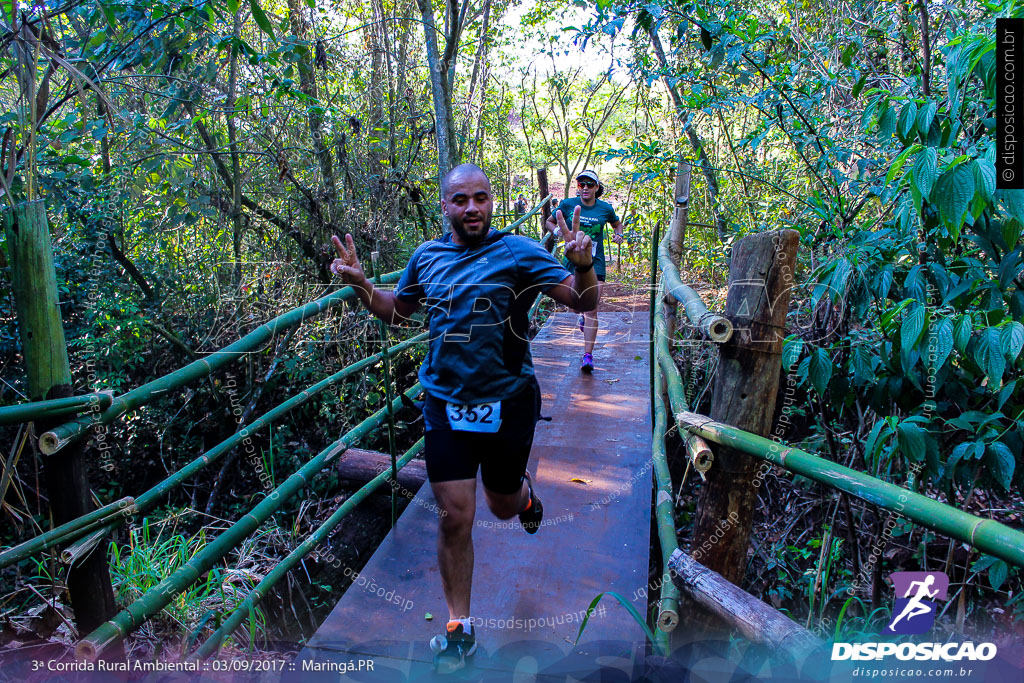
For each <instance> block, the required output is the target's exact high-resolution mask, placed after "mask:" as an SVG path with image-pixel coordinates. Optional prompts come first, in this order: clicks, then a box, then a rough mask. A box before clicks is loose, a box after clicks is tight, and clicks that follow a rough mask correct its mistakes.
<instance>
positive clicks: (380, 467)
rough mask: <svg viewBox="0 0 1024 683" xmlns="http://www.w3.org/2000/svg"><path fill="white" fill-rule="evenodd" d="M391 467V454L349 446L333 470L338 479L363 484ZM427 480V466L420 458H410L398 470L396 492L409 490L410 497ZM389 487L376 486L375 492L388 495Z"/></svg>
mask: <svg viewBox="0 0 1024 683" xmlns="http://www.w3.org/2000/svg"><path fill="white" fill-rule="evenodd" d="M390 468H391V456H390V455H388V454H387V453H381V452H379V451H367V450H363V449H362V448H349V449H348V450H347V451H345V455H343V456H342V457H341V459H340V460H338V465H337V467H336V468H335V472H337V473H338V478H339V479H345V480H348V481H351V482H358V483H360V484H365V483H366V482H368V481H370V480H371V479H373V478H374V477H376V476H377V475H378V474H380V473H381V472H383V471H384V470H387V469H390ZM426 480H427V466H426V464H425V463H424V462H423V461H422V460H410V461H409V462H408V463H407V464H406V465H405V467H403V468H401V469H400V470H398V486H399V487H401V488H399V489H398V493H399V494H400V495H401V494H403V491H402V489H403V488H404V489H406V490H407V491H409V495H408V496H406V497H408V498H411V497H412V495H413V494H415V493H416V491H418V490H419V488H420V486H422V485H423V482H425V481H426ZM390 491H391V487H389V486H388V485H387V484H385V485H384V486H381V487H380V488H378V489H377V490H376V491H375V493H384V494H388V495H390Z"/></svg>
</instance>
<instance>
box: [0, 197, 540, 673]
mask: <svg viewBox="0 0 1024 683" xmlns="http://www.w3.org/2000/svg"><path fill="white" fill-rule="evenodd" d="M549 199H550V196H549V197H546V198H545V199H544V201H548V200H549ZM542 206H543V202H542V203H540V204H538V205H537V206H535V207H534V208H533V209H531V210H530V211H529V212H528V213H527V214H525V215H524V216H522V217H520V219H519V220H517V221H516V222H515V223H513V224H512V225H510V226H509V228H508V229H509V230H513V229H515V228H516V227H518V226H519V225H521V224H523V223H524V222H526V221H527V220H529V219H530V218H532V217H533V216H535V215H536V214H537V213H538V212H539V211H540V210H541V208H542ZM538 233H539V235H541V236H543V231H538ZM374 275H375V277H374V278H373V281H374V282H375V283H378V284H392V283H395V282H397V281H398V279H399V277H400V276H401V272H393V273H388V274H385V275H383V276H377V275H376V273H374ZM354 296H355V292H354V290H353V289H352V288H351V287H343V288H341V289H339V290H338V291H335V292H332V293H331V294H328V295H327V296H324V297H322V298H320V299H318V300H316V301H314V302H311V303H309V304H306V305H304V306H300V307H298V308H296V309H293V310H292V311H289V312H287V313H284V314H282V315H280V316H278V317H276V318H274V319H273V320H271V321H269V322H267V323H265V324H264V325H261V326H260V327H258V328H257V329H255V330H253V331H252V332H250V333H249V334H247V335H245V336H243V337H242V338H240V339H239V340H237V341H235V342H233V343H232V344H229V345H228V346H225V347H224V348H222V349H220V350H218V351H215V352H213V353H211V354H210V355H208V356H206V357H204V358H201V359H199V360H196V361H194V362H193V363H190V364H189V365H186V366H185V367H183V368H181V369H179V370H177V371H176V372H173V373H170V374H168V375H166V376H164V377H161V378H159V379H157V380H154V381H152V382H149V383H147V384H145V385H142V386H140V387H137V388H136V389H133V390H131V391H128V392H126V393H125V394H122V395H120V396H111V395H110V394H109V393H107V392H102V393H98V394H88V395H84V396H77V397H73V398H70V399H60V400H57V401H38V402H34V403H28V404H22V405H18V406H8V407H4V408H0V424H16V423H19V422H25V421H31V420H35V419H41V418H51V419H52V418H54V417H63V416H65V415H68V416H73V415H76V414H79V413H82V412H83V411H90V412H91V414H89V415H80V416H79V417H77V418H76V419H72V420H70V421H68V422H65V423H64V424H62V425H59V426H58V427H56V428H54V429H52V430H50V431H49V432H47V433H46V434H44V435H43V436H42V437H41V438H40V449H41V450H42V451H43V452H44V453H46V454H53V453H56V452H58V451H59V450H60V449H61V448H62V447H63V446H65V445H67V444H68V443H71V442H72V441H74V440H76V439H80V438H82V437H83V436H85V435H86V433H87V432H88V430H89V428H90V427H92V426H94V425H105V424H110V423H111V422H114V421H115V420H117V419H118V418H119V417H121V416H122V415H124V414H126V413H128V412H130V411H132V410H135V409H137V408H139V407H140V406H143V405H146V404H148V403H150V402H152V401H154V400H157V399H159V398H161V397H164V396H166V395H167V394H168V392H171V391H174V390H176V389H179V388H181V387H184V386H186V385H188V384H190V383H192V382H195V381H197V380H200V379H202V378H204V377H207V376H209V375H210V374H211V373H213V372H214V371H216V370H218V369H220V368H222V367H224V366H226V365H228V364H230V363H231V362H234V361H236V360H238V359H240V358H242V357H244V356H245V354H247V353H250V352H252V351H254V350H257V349H259V348H260V347H261V346H262V345H264V344H266V343H267V342H269V341H270V340H272V339H273V338H274V337H275V336H276V335H278V334H279V333H280V332H282V331H284V330H286V329H289V328H292V327H295V326H298V325H299V324H301V323H302V322H304V321H305V320H307V319H309V318H311V317H313V316H316V315H318V314H320V313H323V312H325V311H328V310H331V309H332V308H334V307H336V306H338V305H339V304H341V303H342V302H343V301H346V300H350V299H353V298H354ZM539 304H540V297H538V299H537V301H536V302H534V305H533V306H532V308H531V309H530V313H529V316H530V319H531V320H532V317H533V315H534V314H535V312H536V311H537V309H538V306H539ZM427 338H428V333H426V332H425V333H422V334H418V335H416V336H414V337H412V338H410V339H407V340H405V341H402V342H399V343H397V344H395V345H394V346H391V342H390V339H389V336H388V335H384V339H383V341H384V347H383V349H382V350H381V351H380V352H378V353H375V354H372V355H370V356H368V357H366V358H363V359H361V360H359V361H357V362H355V363H352V364H350V365H348V366H346V367H345V368H342V369H341V370H339V371H338V372H335V373H333V374H332V375H330V376H328V377H326V378H324V379H322V380H321V381H319V382H317V383H315V384H313V385H311V386H309V387H308V388H306V389H305V390H303V391H302V392H300V393H299V394H297V395H295V396H292V397H291V398H289V399H287V400H285V401H284V402H282V403H280V404H279V405H277V406H275V407H274V408H272V409H271V410H269V411H267V412H266V413H264V414H263V415H261V416H260V417H258V418H256V419H255V420H253V421H252V422H250V423H248V424H247V425H245V426H244V427H243V428H242V429H240V430H239V431H238V432H237V433H235V434H233V435H232V436H230V437H228V438H227V439H225V440H224V441H222V442H221V443H219V444H217V445H215V446H214V447H212V448H210V449H209V450H207V451H206V452H204V453H203V454H201V455H200V456H198V457H197V458H195V459H194V460H192V461H191V462H189V463H188V464H186V465H185V466H183V467H181V468H180V469H178V470H177V471H176V472H174V473H172V474H171V475H169V476H167V477H166V478H164V479H163V480H162V481H160V482H159V483H158V484H156V485H155V486H153V487H151V488H150V489H149V490H147V491H145V492H144V493H142V494H139V495H138V496H136V497H126V498H123V499H121V500H119V501H116V502H113V503H110V504H108V505H104V506H102V507H100V508H98V509H96V510H93V511H92V512H90V513H89V514H86V515H83V516H82V517H79V518H78V519H75V520H71V521H70V522H68V523H66V524H64V525H61V526H59V527H56V528H54V529H51V530H50V531H47V532H45V533H43V534H40V535H39V536H37V537H35V538H33V539H30V540H28V541H26V542H25V543H22V544H20V545H18V546H16V547H14V548H9V549H7V550H4V551H3V552H0V568H2V567H4V566H7V565H10V564H13V563H16V562H19V561H21V560H24V559H27V558H29V557H31V556H33V555H36V554H39V553H41V552H45V551H47V550H50V549H52V548H55V547H57V546H65V547H64V550H63V552H62V553H61V558H62V560H63V561H65V562H67V561H72V560H74V559H75V558H77V557H79V556H81V555H83V554H87V553H88V552H89V551H90V550H91V549H92V548H93V547H94V546H95V545H96V544H97V543H99V542H101V541H102V540H103V539H104V538H106V537H107V534H108V533H109V532H110V531H112V530H114V529H116V528H117V527H118V526H120V525H122V524H124V523H126V522H128V521H129V520H131V519H132V518H133V517H136V516H139V515H142V514H145V513H146V512H148V511H150V510H152V509H153V508H155V507H156V506H157V505H158V504H159V503H160V502H161V501H162V500H163V499H164V497H165V496H166V495H167V494H168V493H169V492H171V491H172V490H174V489H175V488H177V487H178V486H180V485H181V484H182V483H183V482H184V481H186V480H187V479H188V478H189V477H192V476H193V475H195V474H196V473H197V472H199V471H200V470H202V469H203V468H205V467H207V466H209V465H210V464H212V463H214V462H216V461H217V460H218V459H220V458H221V457H223V456H224V455H225V454H226V453H228V452H229V451H230V450H231V449H233V448H235V447H237V446H238V445H239V444H241V443H243V442H245V441H246V439H249V438H251V437H252V435H253V434H254V433H256V432H257V431H258V430H260V429H261V428H263V427H266V426H268V425H270V424H271V423H272V422H273V421H274V420H277V419H278V418H280V417H282V416H283V415H286V414H287V413H289V412H290V411H292V410H294V409H295V408H297V407H299V406H301V405H304V404H305V403H307V402H309V401H311V400H312V399H313V398H315V397H316V396H318V395H319V394H321V393H323V392H324V391H325V390H327V389H329V388H330V387H332V386H335V385H337V384H338V383H339V382H340V381H341V380H343V379H344V378H346V377H349V376H351V375H353V374H354V373H357V372H360V371H362V370H365V369H366V368H368V367H370V366H373V365H375V364H377V363H380V362H382V361H383V362H385V363H389V361H390V359H391V358H393V357H394V356H396V355H398V354H401V353H404V352H406V351H408V350H409V349H411V348H412V347H413V346H414V345H416V344H419V343H422V342H424V341H426V340H427ZM421 391H422V388H421V387H420V385H419V384H418V383H417V384H416V385H414V386H413V387H412V388H411V389H409V390H408V391H406V392H405V393H404V394H400V395H397V396H394V398H392V397H391V396H390V390H389V392H388V393H389V396H388V398H389V399H391V400H388V401H386V405H385V407H384V408H382V409H380V410H378V411H376V412H375V413H374V414H372V415H371V416H370V417H368V418H366V419H365V420H363V422H361V423H360V424H359V425H357V426H356V427H354V428H353V429H351V430H349V431H348V432H347V433H346V434H345V435H344V436H342V437H341V438H340V439H338V440H336V441H335V442H334V443H332V444H331V445H330V446H328V447H327V448H326V449H324V450H323V451H321V452H320V453H319V454H318V455H317V456H315V457H314V458H313V459H311V460H310V461H309V462H307V463H306V464H304V465H303V466H302V467H300V468H299V470H297V471H296V472H295V473H294V474H292V475H291V476H290V477H288V478H287V479H286V480H285V481H284V482H283V483H281V484H280V485H279V486H278V487H277V488H276V489H274V491H272V492H271V493H270V494H269V495H268V496H266V497H265V498H264V499H263V500H262V501H261V502H260V503H259V504H257V505H256V506H255V507H254V508H253V509H252V510H251V511H249V512H248V513H247V514H246V515H244V516H243V517H242V518H241V519H239V520H238V521H236V522H235V523H233V524H232V525H231V526H230V527H229V528H228V529H227V530H226V531H224V532H223V533H221V534H220V535H219V536H217V538H216V539H215V540H214V541H212V542H211V543H210V544H208V545H207V546H205V547H204V548H203V549H202V550H200V551H199V552H198V553H197V554H196V555H195V556H193V557H192V558H191V560H190V561H189V562H188V563H186V564H185V565H183V566H182V567H180V568H179V569H178V570H177V571H175V572H174V573H172V574H171V575H170V576H167V577H165V578H164V579H163V580H162V581H161V582H160V583H159V584H158V585H157V586H155V587H154V588H153V589H152V590H150V591H148V592H147V593H146V594H144V595H143V596H142V597H140V598H139V599H138V600H136V601H134V602H133V603H132V604H130V605H128V606H127V607H126V608H125V609H124V610H122V611H121V612H119V613H118V614H117V615H115V616H114V617H113V618H112V619H110V620H109V621H107V622H106V623H104V624H102V625H101V626H100V627H99V628H97V629H95V630H94V631H93V632H92V633H90V634H88V635H87V636H86V637H85V638H83V639H82V640H81V641H80V642H79V643H78V646H77V648H76V652H77V654H78V655H79V656H80V657H84V658H87V659H92V658H95V657H97V656H98V655H99V654H100V653H101V652H103V651H104V649H106V648H108V647H110V646H111V645H112V644H114V643H116V642H117V641H119V640H121V639H123V638H124V637H125V636H126V635H127V634H128V633H130V632H131V631H132V630H134V629H136V628H138V627H139V626H140V625H141V624H142V623H144V622H145V621H146V620H147V619H149V618H150V617H152V616H153V615H154V614H156V613H158V612H159V611H160V610H162V609H163V608H164V607H165V606H166V605H167V604H169V603H170V601H171V600H173V599H174V598H175V597H176V596H177V595H178V594H180V593H181V592H183V591H184V590H186V589H187V588H188V587H189V586H190V585H191V584H192V583H193V582H194V581H196V580H197V579H198V578H199V577H200V576H201V575H202V574H203V573H205V572H207V571H209V570H210V569H211V568H212V567H213V566H214V565H215V564H216V563H217V562H220V561H221V560H222V559H223V558H224V557H225V556H226V555H227V554H228V553H229V552H230V551H231V550H232V549H233V548H235V547H236V546H237V545H238V544H239V543H241V542H242V541H243V540H244V539H245V538H247V537H248V536H249V535H250V534H251V533H253V532H254V531H255V530H256V528H257V527H258V526H259V525H260V524H262V523H263V522H264V521H266V520H267V519H269V518H270V516H272V515H273V514H274V513H275V512H277V511H278V510H279V509H280V507H281V506H282V505H283V503H284V502H285V501H286V500H288V499H289V498H291V497H293V496H294V495H295V494H296V493H297V492H298V491H300V490H301V489H302V488H304V487H305V486H306V485H307V484H308V483H309V482H310V480H311V478H312V477H313V476H315V475H316V474H317V473H319V472H322V471H323V470H324V469H326V468H328V467H330V466H331V465H332V464H334V463H335V462H336V461H337V459H338V458H340V457H341V456H342V454H343V453H344V452H345V450H346V449H348V448H349V447H350V446H352V445H354V444H355V443H357V442H358V441H359V440H360V439H362V438H365V437H366V436H367V435H369V434H371V433H372V432H374V431H375V430H376V429H378V428H380V427H381V426H382V425H385V424H389V423H390V424H393V414H394V411H396V410H398V409H399V408H400V407H401V406H402V405H403V404H405V403H407V402H408V401H410V400H411V399H412V398H414V397H415V396H417V395H418V394H419V393H421ZM392 443H393V441H392ZM422 446H423V440H422V439H421V440H420V441H418V442H417V443H416V444H415V445H414V446H413V447H412V448H411V449H410V450H409V451H407V452H406V453H405V454H403V455H402V456H401V457H400V458H397V457H396V455H395V453H394V448H393V445H392V448H391V450H392V466H391V467H390V468H388V469H387V470H386V471H385V472H382V473H381V474H380V475H378V476H377V477H375V478H374V479H373V480H371V481H370V482H369V483H368V484H366V485H365V486H363V487H362V488H360V489H359V490H358V491H357V492H356V493H354V494H353V495H352V496H350V497H349V498H348V499H347V500H346V501H345V503H343V504H342V505H341V506H340V507H339V508H338V509H337V510H336V511H335V512H334V513H333V514H332V515H331V517H330V518H329V519H328V520H327V521H326V522H324V524H322V525H321V526H320V527H318V528H317V530H316V531H314V532H313V533H312V534H310V536H308V537H307V538H306V539H305V540H304V541H303V542H302V543H300V545H299V546H298V547H296V548H295V550H293V551H292V552H291V553H289V555H288V556H287V557H285V558H284V559H283V560H282V561H281V562H280V563H279V564H278V565H277V566H275V568H274V570H273V571H272V572H271V573H270V574H268V576H266V577H265V578H264V579H263V580H262V581H260V583H259V584H258V585H257V586H256V587H255V588H254V589H253V590H252V591H251V592H250V594H249V595H248V596H247V597H246V598H245V599H244V600H243V601H242V603H241V604H239V605H238V606H237V607H236V608H235V610H234V611H233V612H232V613H231V615H230V616H228V618H227V619H226V620H225V621H224V622H223V624H222V625H221V627H220V628H218V629H217V631H215V632H214V634H213V635H212V636H211V637H210V638H209V639H208V640H207V641H206V642H205V643H204V644H203V646H202V647H200V648H199V650H198V651H197V652H196V653H194V655H193V657H206V656H209V654H211V653H212V652H214V651H216V649H217V648H219V646H220V645H221V644H222V643H223V641H224V639H225V638H226V637H228V635H229V634H230V633H231V632H232V631H233V630H234V629H235V628H237V626H238V625H239V624H241V623H242V621H243V620H244V619H245V617H246V616H247V615H248V614H249V613H250V612H251V610H252V609H253V608H254V607H255V605H256V604H257V603H258V602H259V601H260V600H261V599H263V598H264V597H265V596H266V594H267V592H268V591H269V589H270V588H271V587H272V586H273V585H274V583H276V582H277V581H278V580H280V579H281V578H282V577H283V576H284V575H285V574H286V573H287V571H288V570H289V569H290V568H292V567H294V565H295V564H296V563H297V562H298V561H300V560H301V559H302V557H304V556H305V555H307V554H308V553H309V552H311V551H312V550H313V548H315V547H316V545H317V544H318V543H320V542H322V541H323V540H324V539H325V538H326V537H327V536H328V535H329V533H330V531H331V530H332V529H334V528H335V527H336V526H337V525H338V524H339V523H340V522H341V520H342V519H343V518H344V517H345V516H346V515H347V514H349V513H350V512H351V511H352V509H354V507H355V506H356V505H357V504H358V503H359V502H360V501H362V500H364V499H365V498H366V496H367V495H369V493H370V492H372V491H373V490H374V489H376V488H378V487H379V486H380V485H381V484H383V483H384V482H388V481H390V482H391V488H392V498H393V501H392V503H393V505H394V497H395V489H396V487H395V486H394V483H395V482H397V478H396V477H397V472H398V470H400V469H401V467H402V466H404V465H405V464H406V463H408V462H409V461H410V460H411V459H412V458H413V457H415V456H416V455H417V454H418V453H419V452H420V451H421V450H422Z"/></svg>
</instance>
